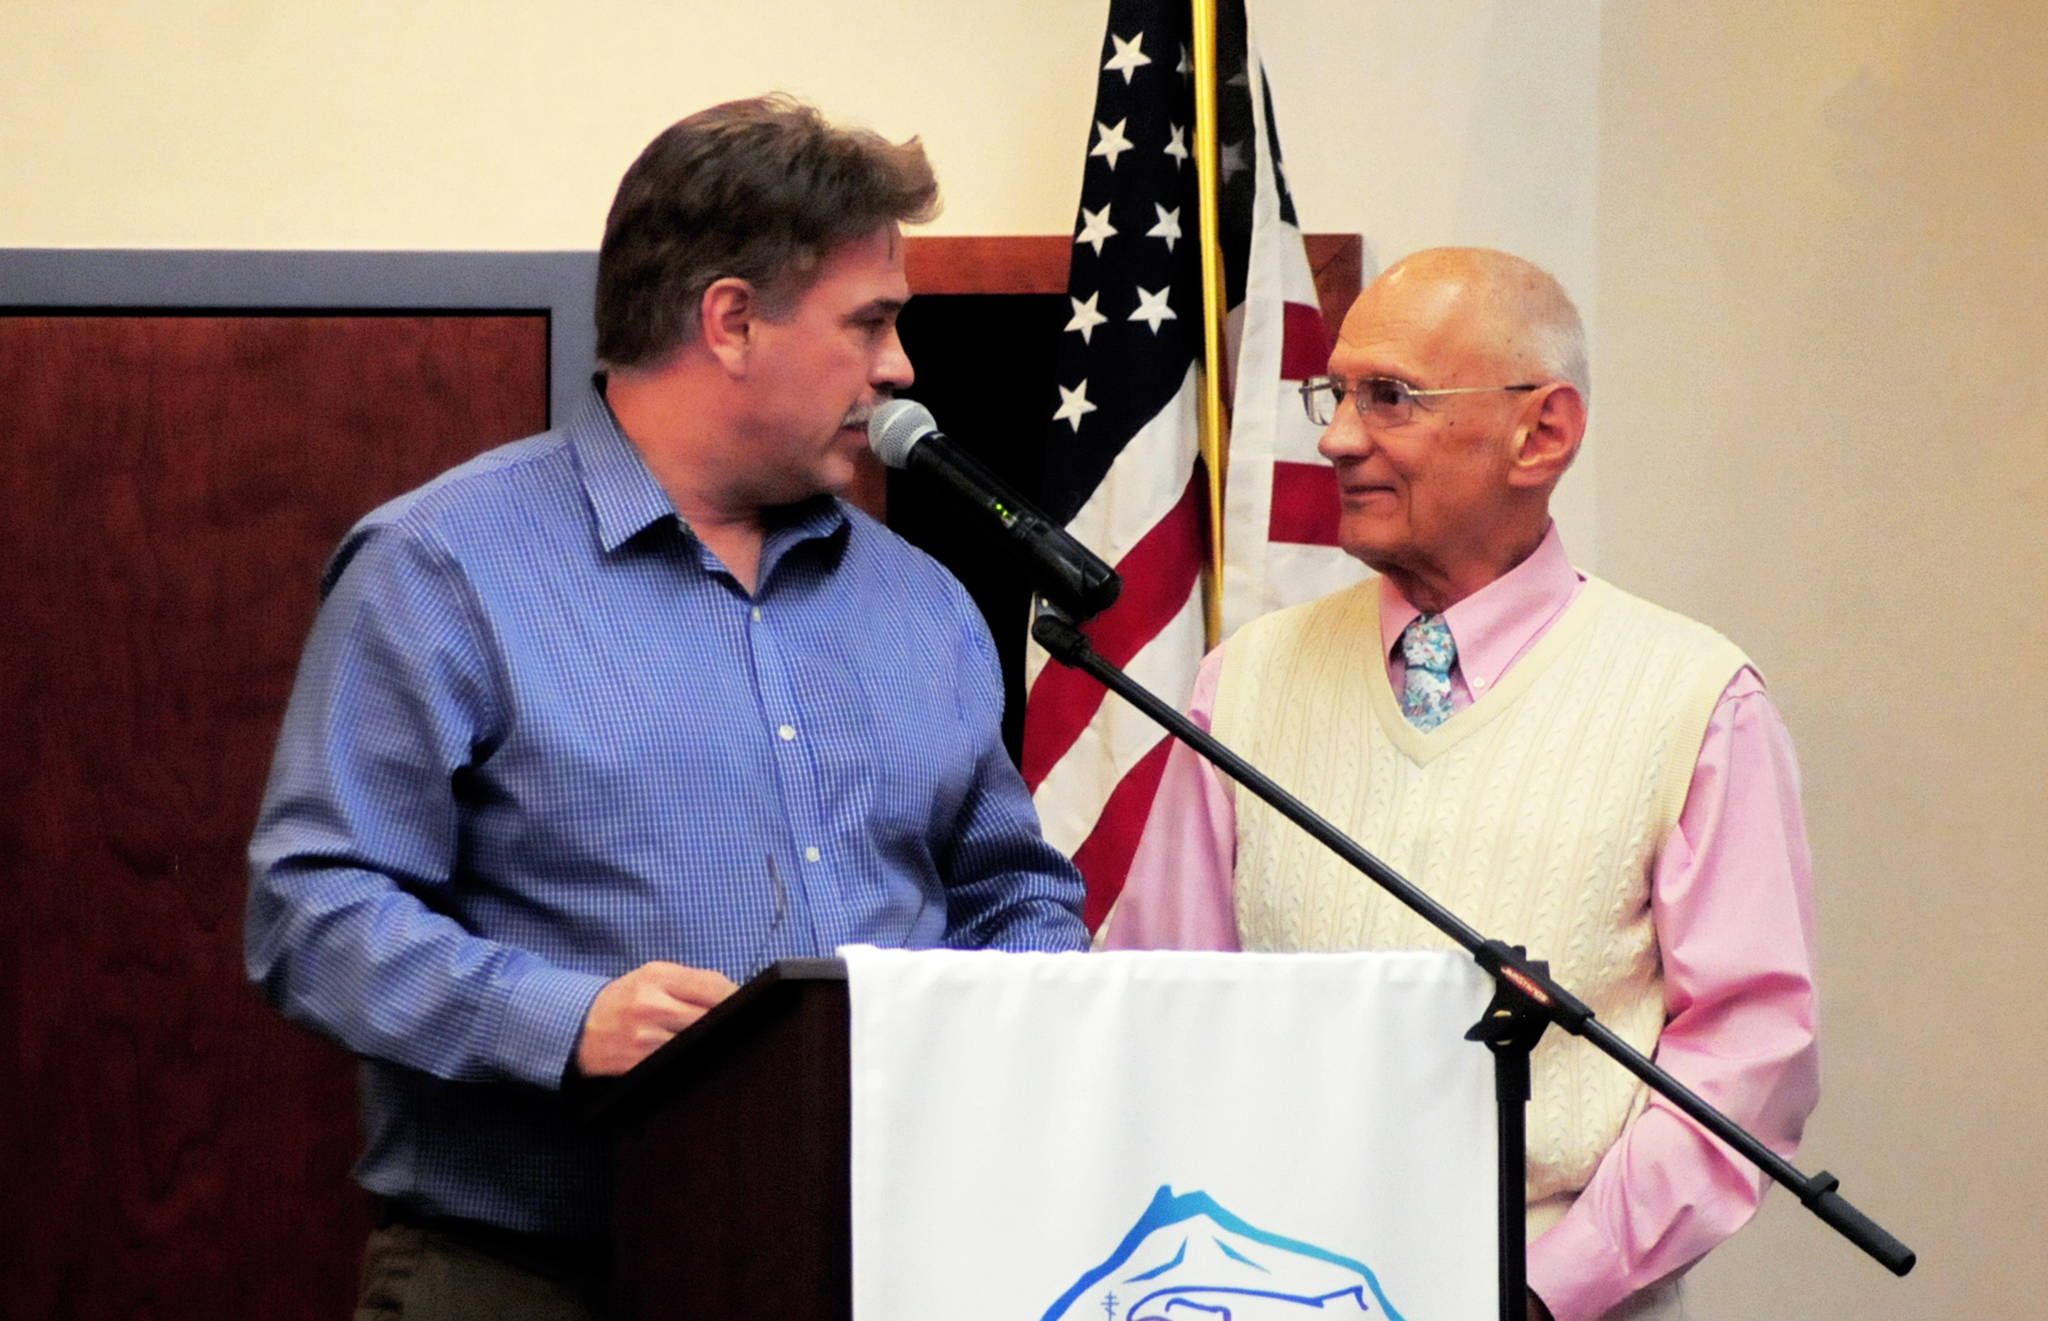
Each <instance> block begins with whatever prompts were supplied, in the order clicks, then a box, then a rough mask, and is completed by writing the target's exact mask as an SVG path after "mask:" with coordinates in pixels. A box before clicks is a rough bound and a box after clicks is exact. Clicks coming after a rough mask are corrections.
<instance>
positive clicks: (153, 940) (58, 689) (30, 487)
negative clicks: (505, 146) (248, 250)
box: [0, 315, 548, 1318]
mask: <svg viewBox="0 0 2048 1321" xmlns="http://www.w3.org/2000/svg"><path fill="white" fill-rule="evenodd" d="M547 368H548V355H547V322H546V318H545V317H543V316H535V315H522V316H508V317H492V316H433V315H417V316H413V315H408V316H374V317H355V316H285V315H279V316H204V317H181V316H152V315H137V316H43V315H34V316H0V436H4V437H5V443H6V446H7V462H6V463H5V465H4V466H0V594H4V596H0V600H4V617H5V620H6V623H5V625H4V627H0V746H4V747H5V748H6V749H7V750H8V754H9V755H8V757H7V760H6V769H5V771H4V772H0V832H4V833H0V868H4V875H5V886H6V893H7V894H8V895H9V896H10V898H11V900H12V901H13V904H12V912H11V914H10V920H9V921H7V922H6V923H5V925H4V927H0V967H4V973H0V1027H4V1030H5V1031H6V1033H7V1036H8V1039H9V1040H10V1041H11V1042H12V1043H13V1045H14V1064H15V1066H16V1068H17V1069H18V1074H17V1076H16V1078H15V1079H14V1080H12V1081H11V1082H10V1084H9V1085H8V1086H7V1087H5V1088H0V1096H4V1097H5V1100H4V1101H0V1106H4V1111H0V1119H4V1122H0V1128H4V1130H5V1132H6V1134H7V1138H6V1141H7V1145H8V1147H9V1155H8V1159H7V1161H6V1168H7V1177H6V1179H5V1180H4V1181H0V1222H4V1223H6V1224H8V1225H9V1226H11V1227H12V1229H11V1232H10V1233H9V1236H8V1237H9V1246H8V1249H7V1256H8V1257H9V1258H10V1261H9V1263H8V1266H7V1268H6V1270H5V1271H4V1272H0V1315H6V1316H10V1317H12V1316H19V1317H42V1316H51V1317H55V1316H63V1317H79V1318H87V1317H90V1318H99V1317H107V1318H113V1317H122V1318H127V1317H186V1316H237V1317H259V1316H260V1317H273V1316H275V1317H296V1316H339V1315H343V1314H344V1313H345V1312H346V1309H347V1306H348V1301H349V1299H350V1298H351V1297H352V1294H353V1289H354V1273H355V1263H356V1260H357V1258H358V1256H359V1253H360V1249H361V1243H362V1237H363V1234H364V1232H365V1230H366V1229H367V1225H368V1219H367V1209H366V1207H365V1205H364V1202H363V1199H362V1197H361V1195H360V1194H358V1193H355V1192H353V1191H352V1190H351V1189H350V1186H349V1184H348V1182H347V1178H346V1172H347V1169H348V1166H349V1164H350V1162H351V1161H352V1160H353V1158H354V1154H355V1147H356V1125H355V1118H354V1114H355V1111H354V1092H355V1088H354V1079H353V1070H352V1068H351V1066H350V1064H349V1061H348V1060H347V1058H346V1057H345V1056H344V1055H343V1054H342V1052H341V1051H339V1050H338V1049H336V1048H334V1047H331V1046H329V1045H326V1044H325V1043H322V1042H319V1041H317V1040H315V1039H314V1038H312V1037H311V1036H309V1035H307V1034H305V1033H302V1032H299V1031H297V1030H295V1029H292V1028H290V1027H288V1026H287V1025H285V1024H284V1023H283V1022H282V1021H281V1020H280V1019H279V1018H278V1017H277V1015H276V1014H274V1013H273V1012H271V1011H270V1010H269V1009H268V1008H266V1007H264V1006H263V1005H262V1004H261V1003H260V1002H259V1001H258V999H257V997H256V996H255V995H254V993H253V992H251V991H250V990H249V989H248V987H247V986H246V984H245V983H244V980H243V974H242V968H241V949H240V942H241V912H242V897H243V892H244V877H243V861H242V858H243V850H244V848H245V846H246V843H247V840H248V835H249V829H250V826H251V824H252V822H253V820H254V815H255V809H256V803H257V799H258V797H259V795H260V792H261V788H262V781H263V777H264V774H265V772H266V770H267V768H268V764H269V758H270V751H271V744H272V742H273V740H274V739H275V737H276V732H277V724H278V719H279V716H280V714H281V712H282V710H283V705H284V701H285V698H286V695H287V693H288V691H289V688H290V684H291V678H292V674H293V671H294V668H295V666H296V663H297V659H298V654H299V649H300V647H301V645H302V644H303V642H304V640H305V634H306V629H307V627H308V625H309V623H310V622H311V619H312V613H313V607H314V597H315V584H316V583H317V581H318V574H319V570H320V566H321V564H322V563H323V562H324V560H325V558H326V556H327V554H328V552H329V551H330V550H331V549H332V548H333V546H334V544H335V542H336V541H337V540H338V538H339V537H340V535H341V534H342V532H343V531H345V530H346V529H347V527H348V526H349V524H350V523H351V522H353V521H354V520H355V519H356V518H357V517H358V516H359V515H361V514H362V513H363V512H364V511H366V510H368V509H369V508H371V507H372V506H374V505H376V504H377V503H379V502H380V501H382V500H384V499H386V498H388V497H389V496H391V495H394V494H396V493H398V492H400V491H403V490H405V489H407V488H409V487H411V486H413V485H416V484H418V483H419V482H421V481H423V480H425V479H426V478H428V477H430V476H432V475H433V474H434V473H436V472H439V471H440V470H442V469H444V468H446V467H448V466H449V465H450V464H452V463H455V462H457V461H459V460H461V459H462V458H464V457H467V456H468V455H469V454H471V453H474V452H476V451H477V450H480V449H483V448H485V447H487V446H489V445H492V444H496V443H499V442H501V441H504V440H509V439H512V438H514V437H517V436H520V435H523V434H526V433H528V432H531V431H536V430H539V429H541V427H542V426H543V425H544V424H545V415H546V407H547Z"/></svg>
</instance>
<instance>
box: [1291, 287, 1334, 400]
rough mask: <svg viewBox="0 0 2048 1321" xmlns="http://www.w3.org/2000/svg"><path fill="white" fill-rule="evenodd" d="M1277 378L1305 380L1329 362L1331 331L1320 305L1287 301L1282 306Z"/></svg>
mask: <svg viewBox="0 0 2048 1321" xmlns="http://www.w3.org/2000/svg"><path fill="white" fill-rule="evenodd" d="M1281 315H1282V321H1281V329H1280V379H1281V380H1283V381H1305V380H1307V379H1308V378H1309V377H1311V376H1321V375H1322V374H1323V372H1324V371H1325V370H1326V369H1327V368H1328V367H1329V365H1330V332H1329V329H1328V327H1326V326H1324V325H1323V313H1322V309H1321V308H1316V307H1310V306H1308V305H1307V304H1305V303H1287V304H1285V305H1284V306H1283V307H1282V309H1281Z"/></svg>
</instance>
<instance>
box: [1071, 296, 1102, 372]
mask: <svg viewBox="0 0 2048 1321" xmlns="http://www.w3.org/2000/svg"><path fill="white" fill-rule="evenodd" d="M1101 296H1102V291H1101V290H1099V289H1098V290H1096V291H1095V292H1094V293H1092V294H1089V295H1088V299H1087V301H1086V302H1083V301H1082V300H1080V299H1078V298H1076V297H1074V296H1073V295H1072V294H1068V295H1067V301H1068V302H1070V303H1072V304H1073V305H1074V319H1073V320H1071V321H1069V322H1067V326H1066V328H1067V329H1068V330H1078V331H1080V332H1081V342H1082V343H1083V344H1089V343H1093V342H1094V341H1093V338H1092V337H1093V336H1094V334H1095V328H1096V327H1097V326H1099V325H1101V324H1103V323H1104V322H1106V321H1108V320H1109V318H1108V317H1106V316H1104V315H1102V313H1101V312H1099V311H1097V310H1096V308H1095V300H1096V299H1098V298H1100V297H1101ZM1083 384H1084V385H1085V384H1086V382H1083Z"/></svg>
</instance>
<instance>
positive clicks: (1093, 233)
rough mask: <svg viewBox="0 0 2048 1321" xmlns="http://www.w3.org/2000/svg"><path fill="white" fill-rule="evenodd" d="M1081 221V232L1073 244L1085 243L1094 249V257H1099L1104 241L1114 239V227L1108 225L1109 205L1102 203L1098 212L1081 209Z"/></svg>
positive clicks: (1075, 237)
mask: <svg viewBox="0 0 2048 1321" xmlns="http://www.w3.org/2000/svg"><path fill="white" fill-rule="evenodd" d="M1081 221H1082V224H1081V232H1080V233H1079V234H1077V235H1075V236H1074V242H1075V244H1076V245H1079V244H1082V243H1086V244H1087V245H1089V246H1090V247H1092V248H1094V249H1095V255H1096V256H1098V257H1100V256H1101V255H1102V245H1103V243H1104V241H1105V240H1108V239H1113V238H1115V237H1116V227H1115V226H1114V225H1112V224H1110V223H1109V203H1107V202H1104V203H1103V204H1102V209H1101V210H1100V211H1090V210H1089V209H1088V208H1087V207H1085V206H1084V207H1082V208H1081ZM1118 251H1122V249H1118Z"/></svg>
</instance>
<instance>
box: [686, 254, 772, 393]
mask: <svg viewBox="0 0 2048 1321" xmlns="http://www.w3.org/2000/svg"><path fill="white" fill-rule="evenodd" d="M760 317H761V299H760V296H759V295H757V294H756V293H755V292H754V286H753V285H751V284H749V283H748V282H747V281H745V280H742V279H740V278H739V277H738V276H736V275H728V276H726V277H725V278H724V279H722V280H714V281H712V282H711V287H710V288H708V289H706V290H705V291H704V298H703V300H702V301H701V302H700V303H699V304H698V305H697V330H698V336H699V338H700V339H701V340H702V342H703V344H704V347H705V349H706V350H707V351H708V352H709V353H710V354H711V356H712V357H713V358H715V359H717V361H718V364H719V365H720V366H721V367H723V368H725V370H726V373H727V374H728V375H730V376H745V375H746V374H747V364H748V360H749V359H750V358H751V357H752V355H753V350H754V345H755V338H756V323H757V322H758V321H759V320H760Z"/></svg>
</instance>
